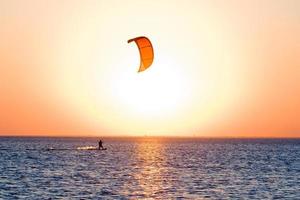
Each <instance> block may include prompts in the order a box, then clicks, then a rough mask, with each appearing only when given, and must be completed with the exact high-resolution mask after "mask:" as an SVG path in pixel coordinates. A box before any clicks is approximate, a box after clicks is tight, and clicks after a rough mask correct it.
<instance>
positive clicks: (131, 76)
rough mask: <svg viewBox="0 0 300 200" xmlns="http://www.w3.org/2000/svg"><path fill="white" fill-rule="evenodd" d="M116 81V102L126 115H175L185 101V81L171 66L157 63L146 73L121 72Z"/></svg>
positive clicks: (186, 87)
mask: <svg viewBox="0 0 300 200" xmlns="http://www.w3.org/2000/svg"><path fill="white" fill-rule="evenodd" d="M158 69H159V70H158ZM116 78H117V79H118V80H114V81H113V88H114V89H115V99H116V100H117V101H118V102H119V103H121V104H122V105H123V107H124V108H125V109H126V111H127V112H129V113H133V114H137V115H139V116H147V117H149V116H152V117H154V116H166V115H171V114H174V113H175V112H178V111H179V110H180V108H182V105H185V101H187V99H188V95H189V91H188V88H189V87H188V81H187V79H186V77H185V76H184V74H183V73H182V72H180V69H179V68H178V67H177V66H175V65H174V64H170V63H167V62H164V63H156V65H155V64H154V66H153V68H151V69H149V70H148V71H146V72H143V73H135V72H131V73H126V72H124V73H120V74H119V75H118V76H116Z"/></svg>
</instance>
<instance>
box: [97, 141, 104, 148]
mask: <svg viewBox="0 0 300 200" xmlns="http://www.w3.org/2000/svg"><path fill="white" fill-rule="evenodd" d="M102 143H103V142H102V140H99V142H98V144H99V150H100V149H104V147H103V145H102Z"/></svg>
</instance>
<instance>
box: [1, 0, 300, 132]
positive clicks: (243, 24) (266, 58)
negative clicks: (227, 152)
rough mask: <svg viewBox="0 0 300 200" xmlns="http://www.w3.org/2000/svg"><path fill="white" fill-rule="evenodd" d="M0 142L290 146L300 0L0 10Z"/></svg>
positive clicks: (23, 5)
mask: <svg viewBox="0 0 300 200" xmlns="http://www.w3.org/2000/svg"><path fill="white" fill-rule="evenodd" d="M137 36H147V37H148V38H150V40H151V41H152V43H153V46H154V53H155V59H154V63H153V65H152V66H151V67H150V68H149V69H148V70H146V71H145V72H142V73H137V70H138V66H139V55H138V50H137V48H136V46H135V44H133V43H130V44H127V40H128V39H131V38H133V37H137ZM0 135H69V136H77V135H82V136H90V135H99V136H103V135H108V136H113V135H129V136H134V135H168V136H169V135H171V136H193V135H195V136H205V137H210V136H211V137H215V136H220V137H224V136H225V137H228V136H229V137H240V136H242V137H300V1H298V0H269V1H268V0H264V1H261V0H252V1H250V0H249V1H240V0H237V1H230V0H229V1H221V0H220V1H217V0H215V1H201V0H194V1H192V0H187V1H183V0H182V1H181V0H180V1H171V0H170V1H166V0H159V1H158V0H153V1H140V0H126V1H114V0H107V1H90V0H85V1H76V0H70V1H64V0H59V1H40V0H36V1H31V0H28V1H13V0H0Z"/></svg>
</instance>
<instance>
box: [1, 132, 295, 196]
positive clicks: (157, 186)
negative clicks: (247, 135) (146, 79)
mask: <svg viewBox="0 0 300 200" xmlns="http://www.w3.org/2000/svg"><path fill="white" fill-rule="evenodd" d="M101 139H102V140H103V146H104V147H106V148H107V150H102V151H97V150H89V149H90V147H91V146H94V147H97V145H98V140H99V138H59V137H57V138H55V137H51V138H49V137H0V199H30V200H31V199H293V200H294V199H300V139H229V138H228V139H212V138H150V137H144V138H101Z"/></svg>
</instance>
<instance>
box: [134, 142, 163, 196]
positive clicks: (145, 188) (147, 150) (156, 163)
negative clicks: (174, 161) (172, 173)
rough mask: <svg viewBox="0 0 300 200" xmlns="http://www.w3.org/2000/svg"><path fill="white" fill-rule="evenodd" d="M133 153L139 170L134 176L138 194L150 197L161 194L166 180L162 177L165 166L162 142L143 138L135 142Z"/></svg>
mask: <svg viewBox="0 0 300 200" xmlns="http://www.w3.org/2000/svg"><path fill="white" fill-rule="evenodd" d="M135 153H136V159H137V165H138V167H139V171H138V173H136V174H135V175H134V177H135V179H136V180H137V181H138V184H139V187H140V192H138V193H140V194H139V195H141V196H143V197H144V198H151V197H154V196H157V195H159V194H160V193H161V194H162V193H163V192H164V190H165V189H166V188H165V186H166V184H164V181H167V180H165V179H164V177H165V174H166V168H165V167H164V161H165V155H164V148H163V143H162V142H161V141H159V140H154V139H144V140H143V142H139V143H138V144H137V147H136V152H135Z"/></svg>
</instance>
